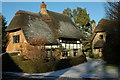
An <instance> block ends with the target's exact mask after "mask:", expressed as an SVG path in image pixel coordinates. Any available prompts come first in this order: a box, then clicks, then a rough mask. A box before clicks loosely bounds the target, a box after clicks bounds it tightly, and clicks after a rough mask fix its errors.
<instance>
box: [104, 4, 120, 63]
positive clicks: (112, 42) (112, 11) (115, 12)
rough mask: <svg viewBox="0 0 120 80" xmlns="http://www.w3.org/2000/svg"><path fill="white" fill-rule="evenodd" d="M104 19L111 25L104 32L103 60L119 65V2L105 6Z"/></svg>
mask: <svg viewBox="0 0 120 80" xmlns="http://www.w3.org/2000/svg"><path fill="white" fill-rule="evenodd" d="M105 8H106V17H107V19H109V20H110V21H111V22H112V23H111V24H110V25H109V24H108V26H109V27H110V28H109V29H108V31H107V32H106V35H107V38H106V44H105V46H104V48H103V58H104V60H105V61H107V62H108V63H110V64H120V63H119V56H120V54H119V49H120V42H119V41H120V37H119V36H120V33H119V32H120V2H108V3H107V4H106V5H105Z"/></svg>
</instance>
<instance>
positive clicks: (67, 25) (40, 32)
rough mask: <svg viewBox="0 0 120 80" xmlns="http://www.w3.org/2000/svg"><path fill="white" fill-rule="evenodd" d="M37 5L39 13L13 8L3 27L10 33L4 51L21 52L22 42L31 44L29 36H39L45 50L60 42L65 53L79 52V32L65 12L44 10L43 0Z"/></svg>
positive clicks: (75, 53) (54, 46)
mask: <svg viewBox="0 0 120 80" xmlns="http://www.w3.org/2000/svg"><path fill="white" fill-rule="evenodd" d="M40 8H41V10H40V12H38V13H32V12H28V11H23V10H19V11H17V12H16V14H15V16H14V17H13V19H12V20H11V22H10V24H9V26H8V27H7V30H6V31H7V34H8V37H9V42H8V45H7V49H6V51H7V52H9V53H13V52H19V53H24V50H25V49H26V47H25V46H26V45H31V42H30V39H33V38H36V39H38V38H39V39H42V40H44V42H45V48H46V50H47V51H48V53H49V51H50V50H51V48H52V49H53V48H54V49H56V48H59V46H62V47H63V48H64V49H65V50H64V53H67V54H66V56H69V55H71V54H72V56H76V55H78V53H81V49H82V44H81V42H80V38H81V37H82V35H81V33H80V32H79V30H77V29H76V27H75V25H74V24H73V22H72V21H71V19H70V18H69V17H68V16H66V15H64V14H60V13H56V12H53V11H49V10H47V5H46V4H45V3H44V2H43V3H42V4H41V5H40ZM31 46H33V45H31ZM64 53H61V55H62V54H64ZM70 53H71V54H70Z"/></svg>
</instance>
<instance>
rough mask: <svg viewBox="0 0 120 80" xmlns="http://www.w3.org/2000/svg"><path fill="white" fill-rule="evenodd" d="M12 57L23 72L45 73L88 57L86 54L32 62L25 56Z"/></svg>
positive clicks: (78, 62)
mask: <svg viewBox="0 0 120 80" xmlns="http://www.w3.org/2000/svg"><path fill="white" fill-rule="evenodd" d="M12 59H13V60H14V62H15V63H16V64H17V65H18V67H19V68H20V69H21V70H22V71H23V72H27V73H38V72H41V73H43V72H50V71H55V70H60V69H64V68H68V67H71V66H73V65H77V64H80V63H83V62H85V61H86V57H85V56H84V55H81V56H79V57H74V58H69V59H61V60H56V61H49V62H41V61H35V62H32V60H24V58H23V56H12Z"/></svg>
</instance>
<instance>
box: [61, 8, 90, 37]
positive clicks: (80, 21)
mask: <svg viewBox="0 0 120 80" xmlns="http://www.w3.org/2000/svg"><path fill="white" fill-rule="evenodd" d="M63 14H66V15H67V16H68V17H70V18H71V19H72V20H73V22H74V24H75V26H76V27H77V28H78V29H79V30H80V31H81V33H82V35H83V37H84V38H86V37H88V36H89V35H90V34H91V27H90V18H89V14H87V11H86V8H84V9H82V8H80V7H77V9H73V10H71V9H70V8H67V9H64V11H63Z"/></svg>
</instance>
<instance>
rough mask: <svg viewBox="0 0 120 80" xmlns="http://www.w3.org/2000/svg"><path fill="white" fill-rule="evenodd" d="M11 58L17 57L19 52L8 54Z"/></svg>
mask: <svg viewBox="0 0 120 80" xmlns="http://www.w3.org/2000/svg"><path fill="white" fill-rule="evenodd" d="M8 54H9V55H10V56H17V55H18V54H19V52H14V53H8Z"/></svg>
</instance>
